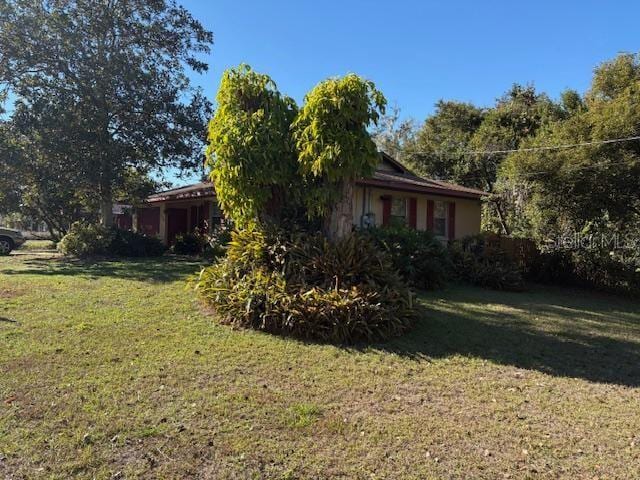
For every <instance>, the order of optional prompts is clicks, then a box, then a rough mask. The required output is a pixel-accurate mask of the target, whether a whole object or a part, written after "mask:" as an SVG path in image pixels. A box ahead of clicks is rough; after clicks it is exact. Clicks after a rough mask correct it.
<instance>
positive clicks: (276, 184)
mask: <svg viewBox="0 0 640 480" xmlns="http://www.w3.org/2000/svg"><path fill="white" fill-rule="evenodd" d="M216 100H217V102H218V109H217V110H216V113H215V116H214V117H213V119H212V120H211V122H210V124H209V147H208V149H207V164H208V165H209V166H210V167H211V179H212V180H213V181H214V183H215V185H216V193H217V195H218V200H219V202H220V204H221V206H222V208H223V209H224V211H225V213H226V214H227V215H228V216H230V217H231V218H232V219H233V221H234V222H235V223H236V225H238V226H240V227H244V226H247V225H249V224H251V223H252V222H255V221H256V220H257V219H258V218H259V217H260V216H263V217H264V216H270V217H273V218H277V217H278V216H279V212H278V210H281V207H282V205H281V204H279V202H278V200H279V198H278V196H281V195H283V193H284V192H285V191H288V193H289V194H290V195H291V196H290V197H289V201H295V197H296V195H295V189H294V185H295V184H296V183H297V182H296V178H295V177H296V172H297V162H296V157H295V154H294V149H293V146H292V144H291V140H290V135H289V127H290V125H291V122H292V121H293V118H294V116H295V115H296V113H297V107H296V104H295V102H294V101H293V100H292V99H291V98H289V97H286V96H283V95H281V94H280V92H279V91H278V90H277V87H276V84H275V83H274V82H273V80H272V79H271V78H270V77H269V76H268V75H264V74H260V73H257V72H255V71H253V70H252V69H251V67H249V66H248V65H240V66H239V67H237V68H232V69H229V70H227V71H226V72H225V73H224V74H223V76H222V82H221V84H220V89H219V91H218V94H217V97H216ZM270 202H275V203H277V205H273V204H271V205H270Z"/></svg>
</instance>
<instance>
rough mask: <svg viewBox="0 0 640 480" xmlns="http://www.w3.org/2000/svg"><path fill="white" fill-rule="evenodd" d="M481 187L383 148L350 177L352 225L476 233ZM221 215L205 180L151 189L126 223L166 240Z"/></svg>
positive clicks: (446, 234) (445, 234)
mask: <svg viewBox="0 0 640 480" xmlns="http://www.w3.org/2000/svg"><path fill="white" fill-rule="evenodd" d="M485 195H486V193H485V192H483V191H480V190H476V189H473V188H467V187H463V186H460V185H455V184H452V183H447V182H442V181H440V180H430V179H426V178H421V177H418V176H416V175H414V174H413V173H411V172H410V171H409V170H408V169H407V168H406V167H405V166H404V165H402V164H401V163H400V162H398V161H397V160H395V159H393V158H392V157H390V156H389V155H387V154H384V153H383V154H382V160H381V162H380V165H379V166H378V168H377V169H376V171H375V173H374V174H373V175H372V176H371V177H369V178H362V179H360V180H358V181H356V187H355V189H354V202H353V218H354V227H356V228H367V227H370V226H374V225H375V226H381V225H388V224H390V223H392V222H401V223H404V224H406V225H408V226H409V227H411V228H416V229H418V230H430V231H432V232H434V234H435V235H436V236H438V237H440V238H442V240H453V239H457V238H461V237H464V236H467V235H473V234H477V233H480V215H481V200H482V198H483V196H485ZM222 221H223V213H222V211H221V210H220V208H219V206H218V203H217V202H216V193H215V189H214V186H213V184H212V183H211V182H200V183H196V184H193V185H187V186H183V187H178V188H173V189H171V190H166V191H163V192H159V193H156V194H154V195H151V196H150V197H149V198H148V199H147V201H146V203H145V204H144V205H143V206H141V207H139V208H137V209H135V210H134V213H133V218H132V226H133V228H134V229H135V230H137V231H140V232H144V233H146V234H149V235H158V236H159V237H160V238H161V239H162V240H163V241H164V242H165V243H166V244H171V243H172V242H173V241H174V239H175V237H176V235H178V234H180V233H186V232H192V231H193V230H195V229H196V228H200V229H205V230H207V229H209V228H212V227H213V226H215V225H219V224H220V223H221V222H222Z"/></svg>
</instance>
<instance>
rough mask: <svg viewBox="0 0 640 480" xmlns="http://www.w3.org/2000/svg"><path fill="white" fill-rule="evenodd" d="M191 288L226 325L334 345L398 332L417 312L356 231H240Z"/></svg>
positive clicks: (384, 260)
mask: <svg viewBox="0 0 640 480" xmlns="http://www.w3.org/2000/svg"><path fill="white" fill-rule="evenodd" d="M195 286H196V289H197V291H198V292H199V294H200V295H201V297H202V298H204V299H205V300H206V301H208V302H210V303H211V304H212V305H214V306H215V309H216V313H217V314H218V315H219V316H220V317H221V320H222V321H223V322H224V323H229V324H232V325H236V326H240V327H250V328H255V329H258V330H264V331H267V332H271V333H278V334H285V335H292V336H295V337H298V338H305V339H313V340H320V341H330V342H335V343H354V342H359V341H374V340H383V339H386V338H389V337H391V336H395V335H398V334H401V333H403V332H405V331H406V330H407V329H408V328H409V326H410V325H411V323H412V320H413V319H414V315H415V313H416V310H415V307H414V299H413V295H412V293H411V291H410V290H409V289H408V288H407V287H406V285H405V284H404V282H403V281H402V279H401V278H400V276H399V275H398V274H397V273H396V272H395V270H394V268H393V266H392V263H391V261H390V259H389V258H388V257H387V255H386V254H385V253H384V252H382V251H380V249H379V248H377V246H376V245H374V244H373V243H372V242H371V241H370V240H369V239H367V238H365V237H362V236H359V235H357V234H352V235H349V236H347V237H344V238H342V239H339V240H337V241H336V242H329V241H328V240H327V239H326V237H324V236H323V235H321V234H312V233H305V232H302V231H293V232H292V231H291V230H290V229H289V230H275V229H266V230H265V229H261V228H248V229H244V230H240V231H238V232H236V233H234V235H233V240H232V241H231V243H230V244H229V247H228V251H227V255H226V256H225V257H224V258H222V259H221V260H220V261H219V262H217V263H215V264H214V265H212V266H210V267H207V268H205V269H203V270H202V272H201V273H200V276H199V277H198V278H197V279H196V280H195Z"/></svg>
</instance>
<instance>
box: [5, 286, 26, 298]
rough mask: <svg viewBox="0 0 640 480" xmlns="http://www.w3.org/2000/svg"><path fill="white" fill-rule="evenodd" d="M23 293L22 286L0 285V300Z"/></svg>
mask: <svg viewBox="0 0 640 480" xmlns="http://www.w3.org/2000/svg"><path fill="white" fill-rule="evenodd" d="M24 293H25V289H24V288H18V287H10V286H2V287H0V300H9V299H11V298H14V297H17V296H19V295H23V294H24Z"/></svg>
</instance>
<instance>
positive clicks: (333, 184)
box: [292, 74, 386, 241]
mask: <svg viewBox="0 0 640 480" xmlns="http://www.w3.org/2000/svg"><path fill="white" fill-rule="evenodd" d="M385 106H386V99H385V98H384V95H383V94H382V93H381V92H380V91H379V90H378V89H376V87H375V85H374V84H373V82H371V81H368V80H364V79H362V78H361V77H359V76H358V75H355V74H349V75H347V76H345V77H342V78H332V79H328V80H325V81H323V82H320V83H319V84H318V85H316V86H315V87H314V88H313V89H312V90H311V91H310V92H309V93H308V94H307V95H306V96H305V103H304V106H303V107H302V108H301V109H300V112H299V114H298V116H297V118H296V120H295V121H294V123H293V125H292V129H293V138H294V140H295V142H296V147H297V149H298V161H299V162H300V171H301V173H302V175H303V176H304V178H305V179H306V181H307V182H308V185H307V188H306V189H305V198H304V200H305V204H306V208H307V212H308V214H309V215H310V216H319V217H322V218H323V229H324V233H325V235H326V236H327V237H328V238H329V239H330V240H332V241H334V240H336V239H339V238H342V237H344V236H345V235H347V234H348V233H349V232H351V230H352V228H353V185H354V181H355V179H356V178H359V177H362V176H368V175H371V174H372V173H373V171H374V170H375V168H376V165H377V164H378V163H379V161H380V157H379V155H378V152H377V148H376V145H375V143H374V141H373V139H372V138H371V135H370V134H369V132H368V130H367V128H368V127H369V126H371V125H376V124H377V122H378V120H379V119H380V115H381V114H384V112H385Z"/></svg>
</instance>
